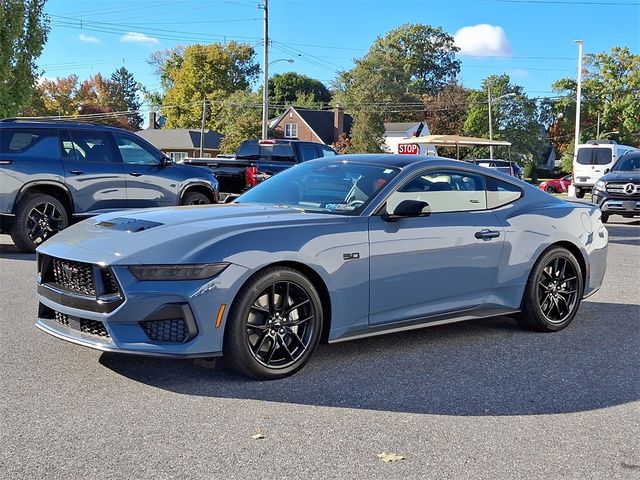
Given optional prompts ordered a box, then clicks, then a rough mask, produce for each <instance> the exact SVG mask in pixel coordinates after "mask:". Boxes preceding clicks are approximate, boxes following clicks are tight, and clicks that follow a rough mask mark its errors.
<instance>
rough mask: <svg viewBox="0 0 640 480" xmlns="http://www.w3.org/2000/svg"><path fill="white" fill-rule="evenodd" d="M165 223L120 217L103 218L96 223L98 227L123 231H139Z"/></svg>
mask: <svg viewBox="0 0 640 480" xmlns="http://www.w3.org/2000/svg"><path fill="white" fill-rule="evenodd" d="M161 225H163V224H162V223H158V222H150V221H149V220H140V219H137V218H126V217H118V218H113V219H111V220H103V221H102V222H98V223H96V227H102V228H108V229H111V230H120V231H123V232H130V233H137V232H142V231H144V230H149V229H150V228H154V227H159V226H161Z"/></svg>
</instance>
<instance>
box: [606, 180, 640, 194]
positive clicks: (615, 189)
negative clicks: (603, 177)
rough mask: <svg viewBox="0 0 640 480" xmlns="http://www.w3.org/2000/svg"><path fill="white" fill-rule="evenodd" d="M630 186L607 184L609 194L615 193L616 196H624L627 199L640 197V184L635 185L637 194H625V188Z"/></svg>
mask: <svg viewBox="0 0 640 480" xmlns="http://www.w3.org/2000/svg"><path fill="white" fill-rule="evenodd" d="M627 185H629V182H627V183H612V182H609V183H607V193H613V194H616V195H624V196H625V197H635V196H636V195H640V184H635V192H634V193H633V194H627V192H625V187H626V186H627Z"/></svg>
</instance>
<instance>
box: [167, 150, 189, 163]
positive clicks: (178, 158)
mask: <svg viewBox="0 0 640 480" xmlns="http://www.w3.org/2000/svg"><path fill="white" fill-rule="evenodd" d="M169 157H170V158H171V160H173V161H174V162H176V163H180V162H183V161H184V159H185V158H187V152H169Z"/></svg>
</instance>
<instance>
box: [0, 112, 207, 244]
mask: <svg viewBox="0 0 640 480" xmlns="http://www.w3.org/2000/svg"><path fill="white" fill-rule="evenodd" d="M217 200H218V183H217V181H216V178H215V176H214V175H213V174H212V173H211V172H210V171H209V170H208V169H205V168H196V167H189V166H182V165H174V164H173V163H172V162H171V160H170V159H169V158H167V157H166V156H165V155H164V154H163V153H162V152H160V151H159V150H157V149H156V148H155V147H153V146H152V145H151V144H149V143H147V142H146V141H144V140H143V139H141V138H140V137H138V136H137V135H134V134H133V133H131V132H129V131H127V130H122V129H119V128H111V127H106V126H103V125H97V124H88V123H78V122H63V121H35V120H22V119H6V120H2V121H0V233H9V234H10V235H11V238H12V239H13V241H14V242H15V244H16V246H17V247H18V248H20V249H21V250H24V251H27V252H29V251H34V250H35V248H36V247H37V246H38V245H40V244H41V243H42V242H44V241H45V240H47V239H48V238H49V237H51V236H52V235H54V234H56V233H57V232H59V231H60V230H62V229H64V228H66V227H67V226H68V225H69V224H70V223H73V222H74V221H75V220H78V219H82V218H86V217H88V216H91V215H96V214H99V213H104V212H109V211H115V210H123V209H126V208H145V207H159V206H167V205H195V204H205V203H215V202H216V201H217Z"/></svg>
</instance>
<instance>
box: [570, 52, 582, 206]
mask: <svg viewBox="0 0 640 480" xmlns="http://www.w3.org/2000/svg"><path fill="white" fill-rule="evenodd" d="M574 41H575V42H576V43H577V44H578V88H577V92H576V132H575V140H574V147H573V162H574V163H575V161H576V158H577V157H578V144H579V143H580V99H581V97H582V40H574ZM572 174H573V168H572ZM568 194H569V196H570V197H575V195H576V189H575V187H574V186H573V183H572V184H571V185H570V186H569V192H568Z"/></svg>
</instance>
